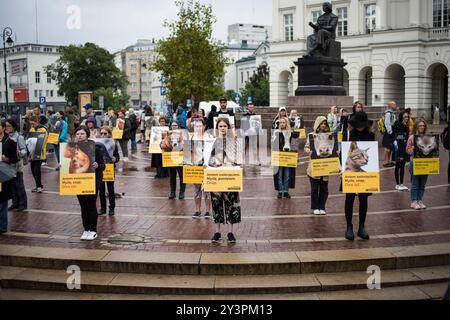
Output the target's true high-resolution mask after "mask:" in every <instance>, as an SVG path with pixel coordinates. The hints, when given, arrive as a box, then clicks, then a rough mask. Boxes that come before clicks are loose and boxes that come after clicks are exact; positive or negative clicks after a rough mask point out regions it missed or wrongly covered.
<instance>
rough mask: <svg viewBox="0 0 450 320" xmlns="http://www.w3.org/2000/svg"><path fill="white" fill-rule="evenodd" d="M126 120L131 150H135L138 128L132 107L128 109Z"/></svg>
mask: <svg viewBox="0 0 450 320" xmlns="http://www.w3.org/2000/svg"><path fill="white" fill-rule="evenodd" d="M128 121H129V122H130V140H131V151H132V152H133V151H137V143H136V131H137V130H138V128H139V122H138V119H137V116H136V113H135V112H134V109H133V108H130V109H128Z"/></svg>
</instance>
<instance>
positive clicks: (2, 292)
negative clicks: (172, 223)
mask: <svg viewBox="0 0 450 320" xmlns="http://www.w3.org/2000/svg"><path fill="white" fill-rule="evenodd" d="M447 288H448V282H442V283H432V284H422V285H415V286H406V287H392V288H382V289H381V290H367V289H359V290H345V291H325V292H308V293H285V294H280V293H277V294H241V295H236V294H234V295H160V294H151V295H150V294H145V295H144V294H128V293H125V294H112V293H83V292H68V291H64V292H62V291H39V290H21V289H1V288H0V300H35V299H39V300H113V301H114V300H158V301H162V300H164V301H170V300H196V301H200V300H208V301H210V300H212V301H214V300H220V301H242V300H246V301H247V300H250V301H270V300H441V299H442V298H443V296H444V294H445V292H446V290H447Z"/></svg>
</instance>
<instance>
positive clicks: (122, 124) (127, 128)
mask: <svg viewBox="0 0 450 320" xmlns="http://www.w3.org/2000/svg"><path fill="white" fill-rule="evenodd" d="M125 112H126V111H125V108H122V109H120V111H119V112H118V113H117V116H118V118H117V120H116V127H117V128H118V129H120V130H123V135H122V139H118V141H119V145H120V149H121V150H122V154H123V161H124V162H128V142H129V141H130V139H131V124H130V120H128V118H125Z"/></svg>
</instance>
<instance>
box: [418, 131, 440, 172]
mask: <svg viewBox="0 0 450 320" xmlns="http://www.w3.org/2000/svg"><path fill="white" fill-rule="evenodd" d="M439 161H440V160H439V135H416V136H414V159H413V165H414V174H415V175H418V176H421V175H439V173H440V163H439Z"/></svg>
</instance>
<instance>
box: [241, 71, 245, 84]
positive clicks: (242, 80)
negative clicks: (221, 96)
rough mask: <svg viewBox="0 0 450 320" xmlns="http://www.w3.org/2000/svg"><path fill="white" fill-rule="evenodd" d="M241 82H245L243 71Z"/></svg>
mask: <svg viewBox="0 0 450 320" xmlns="http://www.w3.org/2000/svg"><path fill="white" fill-rule="evenodd" d="M241 83H244V73H243V72H241Z"/></svg>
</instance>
